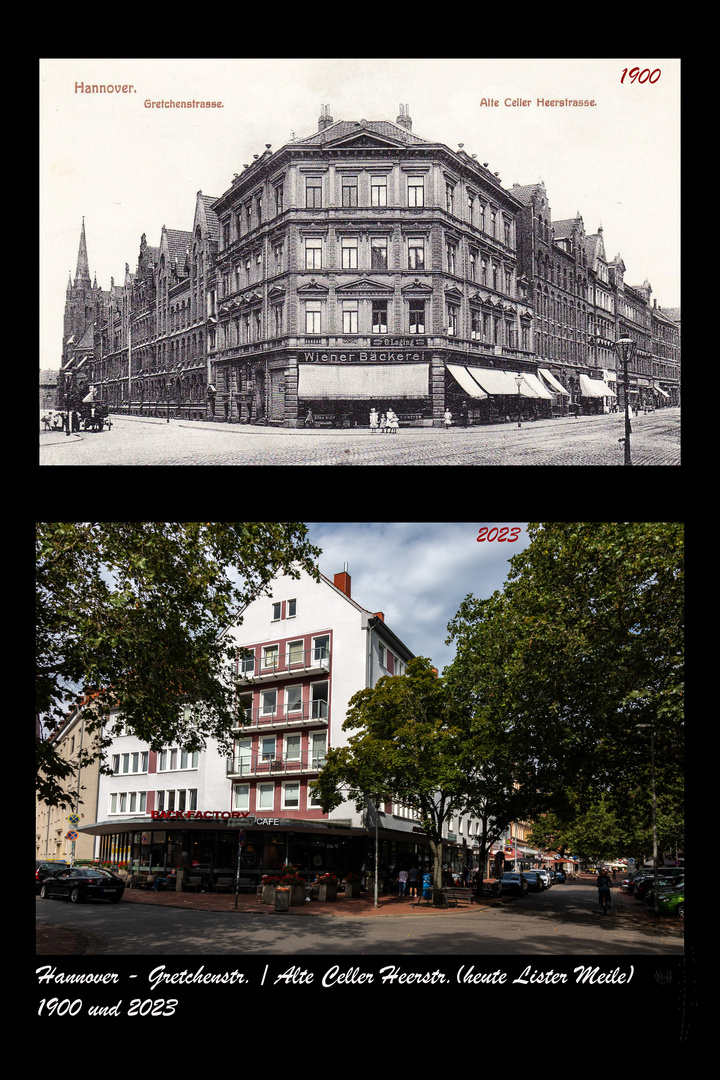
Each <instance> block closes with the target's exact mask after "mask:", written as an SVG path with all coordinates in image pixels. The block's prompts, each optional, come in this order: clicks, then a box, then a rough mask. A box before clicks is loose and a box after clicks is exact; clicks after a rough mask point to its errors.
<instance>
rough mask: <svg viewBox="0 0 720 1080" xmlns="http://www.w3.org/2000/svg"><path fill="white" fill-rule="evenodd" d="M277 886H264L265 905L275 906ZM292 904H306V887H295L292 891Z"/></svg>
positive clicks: (263, 900)
mask: <svg viewBox="0 0 720 1080" xmlns="http://www.w3.org/2000/svg"><path fill="white" fill-rule="evenodd" d="M276 888H277V886H276V885H263V891H262V902H263V904H273V905H274V904H275V890H276ZM280 888H285V886H280ZM290 903H291V904H304V903H305V887H304V885H293V886H292V888H291V889H290Z"/></svg>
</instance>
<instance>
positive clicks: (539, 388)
mask: <svg viewBox="0 0 720 1080" xmlns="http://www.w3.org/2000/svg"><path fill="white" fill-rule="evenodd" d="M523 378H524V379H525V381H526V382H527V383H528V384H529V385H530V386H531V387H532V388H533V390H534V391H535V393H536V394H537V396H538V397H541V398H544V400H545V401H552V397H553V396H552V394H551V393H550V391H549V390H546V389H545V387H544V386H543V384H542V383H541V382H540V380H539V379H538V377H537V375H531V374H524V375H523Z"/></svg>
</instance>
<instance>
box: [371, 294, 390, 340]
mask: <svg viewBox="0 0 720 1080" xmlns="http://www.w3.org/2000/svg"><path fill="white" fill-rule="evenodd" d="M372 332H373V334H387V332H388V306H387V301H385V300H373V302H372Z"/></svg>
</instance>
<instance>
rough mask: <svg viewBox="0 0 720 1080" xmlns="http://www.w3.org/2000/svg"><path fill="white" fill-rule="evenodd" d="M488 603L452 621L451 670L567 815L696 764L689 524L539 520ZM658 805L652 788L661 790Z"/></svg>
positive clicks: (472, 604)
mask: <svg viewBox="0 0 720 1080" xmlns="http://www.w3.org/2000/svg"><path fill="white" fill-rule="evenodd" d="M528 531H529V533H530V537H531V543H530V544H529V546H528V547H527V548H526V549H525V550H524V551H522V552H521V553H519V554H518V555H516V556H514V557H513V558H512V559H511V560H510V573H509V575H508V581H507V583H506V585H505V587H504V589H503V590H502V591H501V592H496V593H495V594H493V596H492V597H490V598H489V599H486V600H478V599H476V598H475V597H473V596H468V597H466V599H465V600H464V601H463V604H462V605H461V607H460V609H459V610H458V613H457V614H456V616H455V619H454V620H453V621H452V622H451V624H450V626H449V628H448V629H449V634H450V636H449V639H448V640H449V641H450V642H455V643H456V646H457V655H456V659H455V661H454V663H453V665H452V669H453V670H452V671H451V672H447V671H446V673H445V674H446V675H448V677H449V678H450V679H451V681H452V682H453V684H454V685H455V686H456V687H458V688H460V689H461V691H462V693H463V696H464V698H465V699H466V700H467V701H469V702H470V704H471V707H472V708H473V710H474V711H475V712H476V713H478V712H481V711H483V710H485V711H486V712H489V713H490V714H491V715H492V716H493V718H494V720H493V722H494V724H495V725H496V727H497V728H498V730H502V729H504V730H505V732H506V734H507V738H508V740H509V741H510V742H511V750H512V753H513V754H514V755H515V758H516V761H517V773H518V776H519V777H520V776H523V775H527V777H528V780H527V782H528V783H530V784H532V785H533V786H534V788H535V790H536V791H539V792H542V793H543V794H544V795H545V799H546V806H547V807H551V806H552V807H554V808H555V809H556V810H557V811H558V812H559V813H560V814H561V815H562V814H565V813H567V811H568V809H569V807H571V806H573V805H574V800H575V799H576V800H577V806H578V808H579V811H580V812H584V811H585V810H586V809H588V808H589V807H591V806H593V805H594V804H595V803H596V802H597V800H598V799H599V798H600V796H601V795H602V794H603V793H605V794H606V795H607V797H608V799H610V800H611V802H612V808H613V810H614V811H615V812H619V810H620V808H621V807H622V806H625V805H626V804H627V797H628V794H629V793H630V792H631V791H632V790H637V789H640V790H643V791H648V790H649V785H650V776H649V772H650V753H649V732H650V731H654V733H655V750H656V761H657V775H656V780H657V787H658V790H659V789H660V788H661V787H662V789H663V790H664V791H672V792H673V793H674V795H678V794H679V792H680V791H681V787H682V769H683V711H682V704H683V584H684V573H683V571H684V561H683V528H682V525H681V524H678V523H673V522H669V523H668V522H662V523H655V522H617V523H613V522H611V523H608V522H580V523H578V522H560V523H549V524H543V525H540V524H531V525H529V527H528ZM648 803H649V797H648Z"/></svg>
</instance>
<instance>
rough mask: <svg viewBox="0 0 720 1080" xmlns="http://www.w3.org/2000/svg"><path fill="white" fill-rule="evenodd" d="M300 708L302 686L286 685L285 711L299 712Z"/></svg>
mask: <svg viewBox="0 0 720 1080" xmlns="http://www.w3.org/2000/svg"><path fill="white" fill-rule="evenodd" d="M301 710H302V687H301V686H288V687H286V689H285V711H286V712H289V713H291V712H300V711H301Z"/></svg>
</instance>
